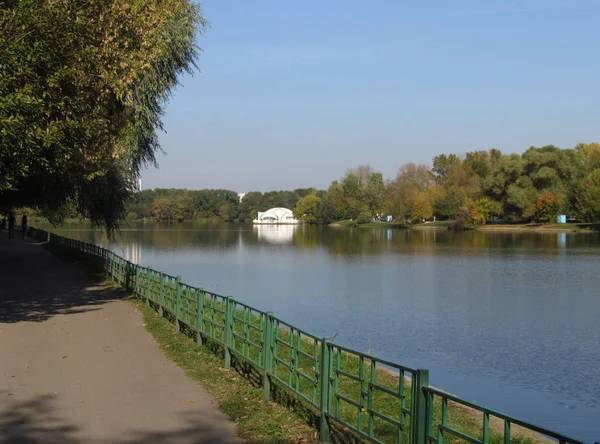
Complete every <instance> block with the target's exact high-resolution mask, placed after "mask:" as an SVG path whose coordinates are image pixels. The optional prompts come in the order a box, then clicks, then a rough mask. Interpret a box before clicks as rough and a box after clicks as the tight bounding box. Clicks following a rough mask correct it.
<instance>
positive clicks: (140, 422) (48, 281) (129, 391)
mask: <svg viewBox="0 0 600 444" xmlns="http://www.w3.org/2000/svg"><path fill="white" fill-rule="evenodd" d="M20 234H21V233H19V232H17V239H7V237H8V236H7V232H6V231H3V232H2V233H0V444H7V443H11V444H12V443H30V444H33V443H61V444H70V443H100V442H102V443H115V444H117V443H123V444H125V443H137V442H140V443H159V442H160V443H176V444H177V443H237V442H241V441H240V440H239V439H238V438H235V437H234V426H233V424H232V423H231V422H229V420H228V419H227V418H226V417H225V416H224V415H223V414H222V413H221V412H219V411H218V410H217V406H216V402H215V400H214V398H212V396H210V395H209V394H208V393H206V392H205V391H204V390H203V389H202V387H200V386H199V385H198V383H196V382H194V381H192V380H191V379H189V378H187V377H186V376H185V374H184V372H183V370H181V369H180V368H179V367H177V366H176V365H175V364H173V363H171V362H170V361H168V360H167V359H166V358H165V357H164V355H163V354H162V352H161V351H160V350H159V348H158V345H157V344H156V342H154V340H153V339H152V338H151V336H150V335H149V334H148V333H147V332H146V330H145V329H144V327H143V325H142V317H141V315H140V313H138V312H137V311H136V310H135V308H134V306H133V305H132V304H130V303H128V302H124V301H120V300H119V296H118V295H117V294H115V293H114V292H111V291H108V290H106V289H104V288H102V287H98V286H94V285H93V284H92V283H91V282H90V280H89V279H88V278H87V277H86V276H85V275H84V274H83V273H82V272H81V271H80V270H78V269H77V268H76V267H74V266H73V265H71V264H68V263H65V262H62V261H60V260H58V259H56V258H54V257H52V255H51V254H50V253H48V252H47V251H46V250H44V249H43V248H42V247H40V246H38V245H36V244H35V242H34V241H33V240H29V239H28V240H25V241H23V240H22V239H20V238H19V236H20Z"/></svg>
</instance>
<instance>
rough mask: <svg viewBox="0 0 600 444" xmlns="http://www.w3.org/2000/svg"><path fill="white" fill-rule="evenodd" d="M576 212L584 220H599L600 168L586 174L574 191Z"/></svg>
mask: <svg viewBox="0 0 600 444" xmlns="http://www.w3.org/2000/svg"><path fill="white" fill-rule="evenodd" d="M575 202H576V203H575V211H576V214H577V215H578V216H579V217H580V218H581V219H582V220H583V221H585V222H598V221H600V168H596V169H595V170H593V171H592V172H591V173H590V174H588V175H587V176H586V177H585V178H584V179H583V180H582V181H581V182H580V183H579V186H578V187H577V190H576V192H575Z"/></svg>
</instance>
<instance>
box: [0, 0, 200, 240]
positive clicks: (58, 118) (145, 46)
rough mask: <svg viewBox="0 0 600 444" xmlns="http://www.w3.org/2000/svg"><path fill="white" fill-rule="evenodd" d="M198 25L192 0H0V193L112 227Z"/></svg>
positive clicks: (148, 153)
mask: <svg viewBox="0 0 600 444" xmlns="http://www.w3.org/2000/svg"><path fill="white" fill-rule="evenodd" d="M204 26H205V21H204V18H203V17H202V15H201V13H200V11H199V9H198V7H197V6H196V5H195V4H193V3H192V2H191V1H190V0H161V1H158V0H130V1H127V2H120V1H116V0H87V1H82V0H61V1H58V0H21V1H10V2H3V3H2V4H1V5H0V48H2V51H1V52H0V128H2V130H1V131H0V147H2V150H1V151H0V200H2V201H3V202H4V203H5V204H7V205H14V206H21V205H28V206H34V207H38V208H40V209H41V210H42V211H43V213H44V214H46V215H49V216H51V217H54V216H58V217H60V214H61V213H62V208H63V207H64V206H68V205H75V206H76V207H77V209H78V210H79V212H80V213H82V214H84V215H86V216H89V217H90V218H91V220H92V221H93V222H94V223H95V224H96V225H101V226H104V227H105V228H106V229H107V230H108V232H109V233H112V232H113V230H114V229H115V228H116V227H117V226H118V223H119V220H120V219H121V217H123V216H124V215H125V211H126V210H125V203H126V202H127V200H128V199H129V198H130V197H131V196H132V194H133V192H134V189H135V183H136V182H137V177H138V175H139V172H140V170H141V168H142V167H143V166H144V165H147V164H153V163H154V162H155V157H154V153H155V152H156V150H158V149H159V144H158V138H157V134H156V131H157V130H158V129H160V128H161V121H160V117H161V115H162V114H163V108H164V104H165V103H166V101H167V99H168V98H169V96H170V93H171V91H172V89H173V88H174V87H175V86H176V84H177V79H178V77H179V76H180V75H181V74H182V73H183V72H184V71H187V72H191V71H192V69H193V68H194V67H195V62H194V60H195V58H196V56H197V54H198V48H197V47H196V44H195V38H196V35H197V33H198V32H199V31H202V29H203V27H204ZM9 147H10V149H8V148H9Z"/></svg>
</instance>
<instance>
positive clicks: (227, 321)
mask: <svg viewBox="0 0 600 444" xmlns="http://www.w3.org/2000/svg"><path fill="white" fill-rule="evenodd" d="M231 306H232V304H231V296H227V299H225V315H224V316H225V323H224V324H225V327H224V328H225V368H226V369H230V368H231V350H230V347H231V324H232V322H231V320H232V316H231V312H232V309H231Z"/></svg>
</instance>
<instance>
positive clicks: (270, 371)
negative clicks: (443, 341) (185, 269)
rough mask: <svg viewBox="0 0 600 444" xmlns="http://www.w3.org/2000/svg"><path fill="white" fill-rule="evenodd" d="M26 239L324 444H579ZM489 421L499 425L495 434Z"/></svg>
mask: <svg viewBox="0 0 600 444" xmlns="http://www.w3.org/2000/svg"><path fill="white" fill-rule="evenodd" d="M29 234H30V235H31V237H33V238H35V239H37V240H39V241H42V242H44V241H45V242H49V243H50V244H52V245H53V246H56V247H59V248H63V249H68V251H69V252H70V253H71V254H72V255H76V256H79V257H81V258H82V259H85V260H88V261H93V262H95V263H96V265H97V266H99V267H101V268H102V269H103V270H104V271H105V273H106V274H107V276H108V277H109V278H110V279H111V280H112V281H113V283H115V284H117V285H119V286H121V287H123V288H125V289H126V290H128V291H132V292H133V293H135V295H136V296H137V297H139V298H141V299H142V300H144V301H145V302H146V303H147V304H148V305H150V306H153V307H154V308H155V309H156V310H157V311H158V312H159V314H160V315H161V316H164V317H167V318H168V319H170V320H171V321H172V322H173V324H174V326H175V329H176V330H177V331H180V330H181V329H186V330H187V331H189V332H192V333H193V334H194V335H195V337H196V341H197V342H198V343H204V342H205V341H214V342H216V343H217V344H219V345H220V346H221V347H222V348H223V350H224V355H225V356H224V361H225V362H224V365H225V368H230V367H231V364H232V357H234V359H238V360H240V361H241V362H243V363H245V364H248V365H251V366H254V367H255V368H256V369H257V370H258V371H259V373H260V378H261V379H262V386H263V395H264V398H265V399H270V398H271V396H272V391H273V388H274V387H273V386H274V385H277V386H281V387H284V388H285V389H287V390H288V391H289V393H290V394H291V395H292V396H295V397H297V398H298V400H301V401H302V402H304V403H306V404H307V405H308V406H309V408H311V409H313V411H314V414H315V415H316V416H318V417H320V421H318V423H319V433H320V439H321V442H328V441H329V433H330V427H334V426H336V425H338V426H341V427H342V428H343V429H344V430H345V431H350V432H351V433H353V434H355V435H356V436H357V437H359V438H364V439H365V440H367V441H371V442H376V443H396V444H401V443H410V444H412V443H414V444H430V443H439V444H443V442H444V439H446V440H448V439H450V442H457V439H458V440H459V442H470V443H475V444H488V443H492V444H493V443H511V442H535V441H536V439H534V438H531V436H532V435H528V437H524V435H523V430H527V431H530V432H535V433H539V434H540V437H541V435H544V436H546V437H548V438H551V439H553V440H555V441H558V442H559V443H561V444H562V443H565V444H567V443H569V444H583V442H582V441H578V440H575V439H572V438H568V437H566V436H564V435H561V434H559V433H554V432H552V431H550V430H547V429H544V428H541V427H537V426H535V425H533V424H528V423H526V422H524V421H521V420H519V419H516V418H513V417H510V416H508V415H504V414H502V413H499V412H496V411H494V410H491V409H488V408H485V407H482V406H480V405H477V404H475V403H472V402H469V401H466V400H463V399H461V398H459V397H456V396H454V395H451V394H449V393H446V392H444V391H441V390H438V389H435V388H434V387H431V386H430V385H429V371H428V370H426V369H412V368H409V367H405V366H402V365H399V364H395V363H393V362H389V361H386V360H383V359H379V358H377V357H375V356H370V355H367V354H365V353H361V352H359V351H356V350H352V349H350V348H347V347H344V346H342V345H338V344H335V343H333V342H331V341H329V340H328V339H327V338H319V337H317V336H314V335H312V334H310V333H309V332H306V331H304V330H302V329H300V328H298V327H295V326H293V325H291V324H289V323H287V322H285V321H284V320H282V319H279V318H277V317H275V316H274V315H273V313H271V312H265V311H261V310H259V309H257V308H255V307H252V306H250V305H247V304H244V303H242V302H239V301H236V300H235V299H233V298H231V297H229V296H222V295H218V294H215V293H211V292H209V291H205V290H203V289H201V288H197V287H193V286H191V285H188V284H184V283H182V282H181V277H180V276H171V275H168V274H166V273H163V272H160V271H156V270H153V269H151V268H147V267H142V266H140V265H137V264H133V263H131V262H129V261H127V260H125V259H123V258H122V257H120V256H118V255H117V254H115V253H113V252H112V251H110V250H108V249H105V248H102V247H100V246H97V245H93V244H90V243H86V242H82V241H79V240H75V239H70V238H66V237H63V236H59V235H56V234H53V233H49V232H47V231H44V230H39V229H36V228H30V229H29ZM453 410H454V412H453ZM456 412H460V413H461V414H462V415H465V412H467V415H468V416H469V417H470V418H471V419H472V420H473V422H474V423H476V424H478V426H479V427H478V431H477V433H475V434H473V432H472V431H471V432H469V431H468V430H467V429H465V426H464V424H463V421H462V420H460V421H453V414H452V413H456ZM490 418H495V419H496V421H495V422H496V425H495V426H493V425H492V421H491V420H490ZM498 421H500V422H501V424H502V426H501V427H499V426H498ZM471 428H472V427H471ZM517 428H518V430H517Z"/></svg>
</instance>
